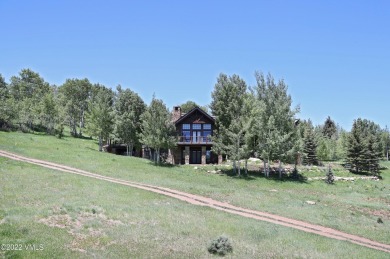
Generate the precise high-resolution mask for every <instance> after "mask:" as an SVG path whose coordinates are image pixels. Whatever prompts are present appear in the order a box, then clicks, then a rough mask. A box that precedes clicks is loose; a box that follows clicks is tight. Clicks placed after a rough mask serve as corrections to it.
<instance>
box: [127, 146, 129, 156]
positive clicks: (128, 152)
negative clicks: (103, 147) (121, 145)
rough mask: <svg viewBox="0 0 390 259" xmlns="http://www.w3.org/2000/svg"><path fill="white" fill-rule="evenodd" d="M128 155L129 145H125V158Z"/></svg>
mask: <svg viewBox="0 0 390 259" xmlns="http://www.w3.org/2000/svg"><path fill="white" fill-rule="evenodd" d="M128 155H129V144H127V145H126V156H128Z"/></svg>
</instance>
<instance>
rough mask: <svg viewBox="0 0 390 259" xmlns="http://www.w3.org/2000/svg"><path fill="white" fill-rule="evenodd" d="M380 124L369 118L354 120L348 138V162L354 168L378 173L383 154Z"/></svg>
mask: <svg viewBox="0 0 390 259" xmlns="http://www.w3.org/2000/svg"><path fill="white" fill-rule="evenodd" d="M380 132H381V131H380V127H379V125H377V124H375V123H374V122H371V121H369V120H365V119H364V120H362V119H360V118H359V119H357V120H355V121H354V123H353V126H352V130H351V133H350V134H349V135H348V140H347V159H346V161H347V163H349V164H350V165H351V167H352V170H354V171H355V172H357V173H359V172H361V171H366V172H371V173H373V174H377V173H378V172H379V160H380V158H381V156H382V149H383V148H382V143H381V141H380Z"/></svg>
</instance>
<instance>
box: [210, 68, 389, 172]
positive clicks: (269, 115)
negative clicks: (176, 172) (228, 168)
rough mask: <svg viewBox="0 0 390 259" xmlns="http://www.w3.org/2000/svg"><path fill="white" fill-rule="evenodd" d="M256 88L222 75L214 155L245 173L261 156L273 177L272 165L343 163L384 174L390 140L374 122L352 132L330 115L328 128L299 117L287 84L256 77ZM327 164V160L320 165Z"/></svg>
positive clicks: (214, 106) (215, 106) (360, 123)
mask: <svg viewBox="0 0 390 259" xmlns="http://www.w3.org/2000/svg"><path fill="white" fill-rule="evenodd" d="M255 79H256V85H255V86H252V87H248V86H247V84H246V82H245V81H244V80H243V79H242V78H240V77H239V76H238V75H232V76H228V75H226V74H220V75H219V77H218V79H217V83H216V84H215V87H214V90H213V92H212V102H211V104H210V108H211V112H212V114H213V115H215V116H216V130H215V132H214V136H213V140H214V146H213V151H214V152H216V153H218V154H226V155H227V156H228V157H229V159H231V160H232V161H233V170H234V171H236V172H237V174H238V175H240V169H241V165H240V161H245V172H247V169H246V168H247V167H246V165H247V160H248V158H249V157H258V158H261V160H262V161H263V163H264V166H263V168H264V174H265V175H266V176H268V174H269V171H270V170H269V166H270V161H278V162H279V176H280V177H281V171H282V170H281V167H282V163H290V164H291V163H295V164H297V163H298V164H304V165H320V164H321V163H322V162H324V161H335V160H343V161H344V162H345V163H346V164H347V165H348V167H349V168H350V169H351V171H354V172H360V171H365V172H370V173H373V174H377V173H378V172H379V161H380V159H382V158H383V157H384V156H385V157H386V158H387V159H388V156H389V154H388V153H389V146H390V136H389V131H388V129H387V128H385V129H381V128H380V126H379V125H377V124H375V123H374V122H372V121H369V120H366V119H361V118H358V119H356V120H355V121H354V123H353V127H352V130H351V132H347V131H345V130H344V129H342V128H341V127H340V126H338V125H337V124H336V123H335V122H334V121H333V120H332V119H331V118H330V117H328V118H327V119H326V120H325V122H324V124H323V125H317V126H313V124H312V122H311V121H310V120H300V119H299V118H298V117H297V114H298V112H299V107H292V99H291V96H290V95H289V94H288V93H287V90H288V87H287V85H286V84H285V82H284V80H278V81H276V80H275V79H274V78H273V76H272V75H271V74H268V75H267V76H265V75H264V74H263V73H261V72H256V73H255ZM321 161H322V162H321Z"/></svg>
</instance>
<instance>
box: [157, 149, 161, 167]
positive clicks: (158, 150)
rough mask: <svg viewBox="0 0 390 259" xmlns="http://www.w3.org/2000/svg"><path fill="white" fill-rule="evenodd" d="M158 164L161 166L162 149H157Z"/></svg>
mask: <svg viewBox="0 0 390 259" xmlns="http://www.w3.org/2000/svg"><path fill="white" fill-rule="evenodd" d="M156 151H157V164H160V149H157V150H156Z"/></svg>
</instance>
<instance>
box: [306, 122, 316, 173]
mask: <svg viewBox="0 0 390 259" xmlns="http://www.w3.org/2000/svg"><path fill="white" fill-rule="evenodd" d="M303 153H304V157H303V163H304V164H306V165H318V159H317V145H316V143H315V139H314V132H313V126H312V125H311V123H309V124H308V125H307V126H306V129H305V134H304V149H303Z"/></svg>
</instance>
